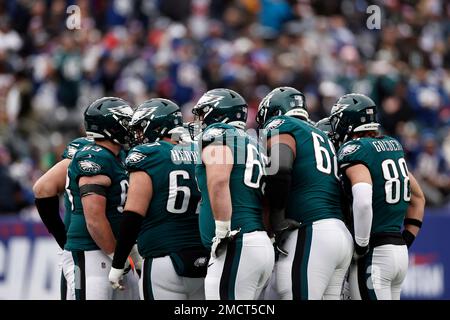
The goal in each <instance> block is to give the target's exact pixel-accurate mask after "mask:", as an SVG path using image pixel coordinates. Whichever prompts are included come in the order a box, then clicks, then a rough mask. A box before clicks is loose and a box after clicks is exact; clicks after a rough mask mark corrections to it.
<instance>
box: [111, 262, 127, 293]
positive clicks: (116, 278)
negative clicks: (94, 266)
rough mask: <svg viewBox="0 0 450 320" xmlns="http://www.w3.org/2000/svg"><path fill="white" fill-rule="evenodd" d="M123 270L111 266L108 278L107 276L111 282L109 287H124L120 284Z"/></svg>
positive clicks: (121, 288) (120, 288)
mask: <svg viewBox="0 0 450 320" xmlns="http://www.w3.org/2000/svg"><path fill="white" fill-rule="evenodd" d="M123 271H124V269H116V268H113V267H111V270H110V271H109V275H108V278H109V283H111V287H112V288H113V289H119V290H123V289H124V286H123V284H122V280H123Z"/></svg>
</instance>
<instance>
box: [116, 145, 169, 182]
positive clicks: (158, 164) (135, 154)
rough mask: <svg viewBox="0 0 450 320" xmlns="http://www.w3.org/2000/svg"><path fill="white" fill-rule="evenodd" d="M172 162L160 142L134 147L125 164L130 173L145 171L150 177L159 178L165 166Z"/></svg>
mask: <svg viewBox="0 0 450 320" xmlns="http://www.w3.org/2000/svg"><path fill="white" fill-rule="evenodd" d="M167 161H170V159H167V155H166V153H165V152H164V150H163V148H161V144H160V143H159V142H154V143H151V144H145V145H140V146H137V147H134V148H133V149H131V150H130V152H129V153H128V156H127V158H126V160H125V164H126V167H127V170H128V172H135V171H145V172H147V173H148V175H149V176H151V177H152V178H154V176H159V175H160V174H161V172H160V170H161V168H163V167H164V164H165V163H166V162H167Z"/></svg>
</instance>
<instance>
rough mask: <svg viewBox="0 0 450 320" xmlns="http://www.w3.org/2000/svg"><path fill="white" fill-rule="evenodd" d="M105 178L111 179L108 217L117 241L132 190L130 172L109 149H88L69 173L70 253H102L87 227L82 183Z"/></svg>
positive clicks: (81, 151) (95, 147) (86, 148)
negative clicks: (129, 187)
mask: <svg viewBox="0 0 450 320" xmlns="http://www.w3.org/2000/svg"><path fill="white" fill-rule="evenodd" d="M96 175H105V176H108V177H109V178H110V179H111V186H110V187H109V188H108V190H107V196H106V217H107V219H108V221H109V223H110V225H111V229H112V232H113V234H114V236H115V237H116V238H117V235H118V232H119V226H120V222H121V221H122V212H123V206H124V204H125V200H126V195H127V190H128V172H127V170H126V168H125V164H124V163H123V162H122V161H121V160H120V158H119V157H116V156H115V155H114V154H113V153H112V152H111V151H109V150H108V149H106V148H104V147H102V146H99V145H97V144H95V143H92V144H89V145H86V146H85V147H83V148H82V149H81V150H79V151H78V152H77V153H76V154H75V155H74V158H73V159H72V162H71V163H70V165H69V169H68V182H67V184H68V187H67V189H66V192H67V193H68V197H69V201H70V205H69V210H68V211H67V213H70V214H71V218H70V219H71V221H70V225H69V230H68V232H67V243H66V246H65V249H66V250H69V251H75V250H83V251H88V250H98V249H99V248H98V246H97V245H96V243H95V242H94V240H93V239H92V238H91V236H90V234H89V231H88V229H87V227H86V220H85V217H84V213H83V206H82V203H81V197H80V190H79V187H78V182H79V180H80V178H81V177H83V176H96Z"/></svg>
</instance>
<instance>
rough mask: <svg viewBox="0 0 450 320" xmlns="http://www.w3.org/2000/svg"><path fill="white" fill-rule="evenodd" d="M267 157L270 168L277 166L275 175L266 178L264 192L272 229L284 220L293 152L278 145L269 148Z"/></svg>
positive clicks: (282, 144) (286, 146)
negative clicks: (268, 205)
mask: <svg viewBox="0 0 450 320" xmlns="http://www.w3.org/2000/svg"><path fill="white" fill-rule="evenodd" d="M269 156H270V162H271V166H277V165H278V171H277V173H276V174H275V175H269V176H267V178H266V179H267V186H266V192H265V194H266V197H267V200H268V201H269V204H270V222H271V225H272V227H275V226H276V225H278V223H279V222H280V221H282V220H284V219H285V208H286V204H287V198H288V194H289V190H290V187H291V180H292V176H291V173H292V167H293V164H294V152H293V151H292V149H291V148H290V147H289V146H288V145H286V144H284V143H280V144H277V145H275V146H272V147H271V148H270V150H269Z"/></svg>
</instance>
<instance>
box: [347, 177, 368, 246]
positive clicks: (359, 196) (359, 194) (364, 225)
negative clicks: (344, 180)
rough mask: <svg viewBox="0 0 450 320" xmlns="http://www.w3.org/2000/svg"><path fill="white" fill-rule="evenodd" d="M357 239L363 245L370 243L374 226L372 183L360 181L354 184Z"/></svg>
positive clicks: (354, 216) (354, 219)
mask: <svg viewBox="0 0 450 320" xmlns="http://www.w3.org/2000/svg"><path fill="white" fill-rule="evenodd" d="M352 194H353V222H354V228H355V241H356V244H357V245H359V246H361V247H366V246H367V245H369V239H370V230H371V228H372V217H373V212H372V185H371V184H369V183H365V182H359V183H356V184H355V185H353V186H352Z"/></svg>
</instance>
